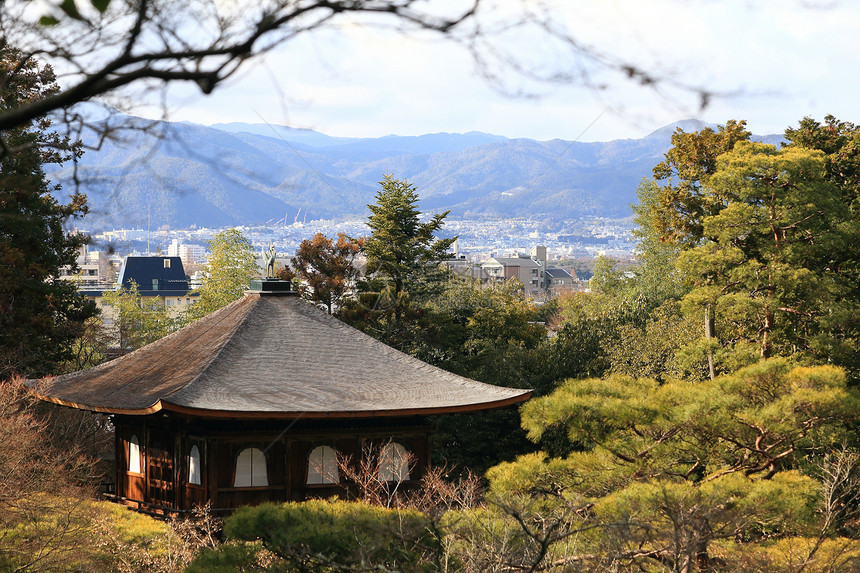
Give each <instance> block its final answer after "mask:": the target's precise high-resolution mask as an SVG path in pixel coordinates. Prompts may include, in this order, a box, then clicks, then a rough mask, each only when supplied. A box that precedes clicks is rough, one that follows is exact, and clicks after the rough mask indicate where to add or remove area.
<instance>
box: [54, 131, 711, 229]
mask: <svg viewBox="0 0 860 573" xmlns="http://www.w3.org/2000/svg"><path fill="white" fill-rule="evenodd" d="M136 121H137V123H138V124H140V123H141V122H142V120H136ZM687 123H689V124H690V126H694V127H695V126H696V125H697V124H696V122H687ZM688 127H689V126H688ZM117 135H118V139H116V140H108V141H105V142H103V143H102V144H101V147H100V148H99V149H97V150H89V151H88V152H87V153H86V154H84V156H83V158H82V159H81V164H80V166H79V170H78V177H79V178H80V179H81V181H82V187H81V191H82V192H84V193H86V195H87V197H88V200H89V205H90V215H89V216H88V217H87V222H86V225H87V226H88V228H91V229H99V228H108V227H118V228H119V227H144V226H147V224H149V225H151V226H152V227H160V226H162V225H169V226H171V227H189V226H191V225H197V226H208V227H219V226H229V225H254V224H264V223H266V222H267V221H273V220H277V219H280V218H283V217H287V218H288V220H292V219H293V218H294V217H295V216H296V214H297V213H298V212H299V210H300V209H301V213H302V215H301V217H302V218H303V219H304V218H308V219H319V218H322V219H331V218H339V217H344V216H364V215H366V212H367V209H366V205H367V204H368V203H370V202H371V201H372V198H373V193H374V189H375V188H376V186H377V184H378V182H379V181H380V180H381V179H382V176H383V175H384V174H385V173H392V174H396V175H397V176H398V177H403V178H405V179H408V180H409V181H410V182H413V183H414V184H415V185H416V186H417V187H418V188H419V189H420V191H421V208H422V209H425V210H436V211H444V210H449V209H450V210H452V214H453V216H455V217H476V218H480V217H483V216H489V217H532V218H542V219H553V220H565V219H572V218H573V219H575V218H579V217H581V216H584V215H597V216H608V217H623V216H627V215H629V214H630V210H629V205H630V203H632V202H634V201H635V194H634V190H635V188H636V185H637V184H638V182H639V181H640V180H641V179H642V178H643V177H646V176H648V175H649V172H650V169H651V167H652V166H653V165H654V164H655V163H656V162H657V161H659V159H660V157H661V156H662V154H663V153H664V152H665V151H666V149H668V147H669V137H670V135H671V129H669V128H664V129H661V130H658V131H657V132H655V133H654V134H652V135H650V136H648V137H644V138H642V139H636V140H619V141H610V142H605V143H581V142H570V141H563V140H552V141H544V142H540V141H534V140H529V139H507V138H504V137H500V136H494V135H488V134H484V133H477V132H472V133H466V134H449V133H439V134H429V135H422V136H419V137H399V136H387V137H380V138H375V139H355V138H335V137H329V136H326V135H323V134H320V133H316V132H313V131H309V130H297V129H290V128H284V127H278V126H273V127H270V126H268V125H247V124H228V125H223V126H220V127H219V126H213V127H206V126H202V125H196V124H190V123H155V124H152V125H150V126H148V129H147V130H145V131H124V132H122V133H119V134H117ZM84 140H85V143H87V144H94V141H93V140H92V136H90V137H85V138H84ZM71 177H72V168H71V167H70V166H69V165H68V164H67V165H66V166H65V167H64V168H63V169H62V170H60V171H57V172H55V173H53V174H52V178H53V179H55V180H57V181H60V182H62V183H64V187H65V188H69V184H70V178H71Z"/></svg>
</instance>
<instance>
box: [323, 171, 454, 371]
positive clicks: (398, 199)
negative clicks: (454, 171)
mask: <svg viewBox="0 0 860 573" xmlns="http://www.w3.org/2000/svg"><path fill="white" fill-rule="evenodd" d="M380 185H381V186H382V188H381V189H380V190H379V191H378V192H377V194H376V203H374V204H372V205H368V206H367V207H368V208H369V209H370V217H369V218H368V222H367V225H368V226H369V227H370V230H371V235H370V236H369V237H366V238H364V245H363V246H362V248H361V252H362V253H363V254H364V255H365V256H366V257H367V270H366V277H365V279H364V280H363V281H361V282H360V283H359V288H358V290H359V293H358V297H357V299H356V300H354V301H350V303H349V304H347V305H345V307H344V309H343V310H342V311H341V313H340V315H341V318H343V319H344V320H345V321H347V322H349V323H350V324H352V325H353V326H356V327H357V328H361V329H363V330H364V331H366V332H368V333H369V334H371V335H372V336H374V337H376V338H378V339H379V340H382V341H383V342H385V343H386V344H390V345H391V346H394V347H396V348H398V349H400V350H402V351H404V352H407V353H409V354H413V355H416V356H419V357H422V356H423V355H424V354H425V353H426V352H427V348H426V347H427V345H428V344H429V345H433V344H435V342H434V341H432V340H431V339H432V338H433V337H434V330H435V329H434V328H433V325H432V324H430V322H429V321H428V320H427V316H426V309H424V308H422V305H423V303H424V302H425V301H426V300H427V297H428V296H429V295H430V294H432V293H438V292H440V291H441V289H442V287H443V279H444V276H445V269H443V268H442V267H441V264H440V263H441V262H442V261H443V260H444V259H445V258H447V251H448V249H449V248H450V246H451V244H452V243H453V242H454V241H455V238H448V239H437V238H436V236H435V235H436V233H437V232H438V231H439V230H440V229H441V228H442V225H443V224H444V220H445V217H446V216H447V215H448V212H447V211H446V212H445V213H439V214H436V215H433V216H432V217H431V219H430V220H429V221H426V222H421V212H420V211H419V210H418V192H417V190H416V189H415V186H414V185H412V184H411V183H409V182H408V181H400V180H398V179H395V178H394V177H393V176H391V175H387V174H386V175H385V176H384V179H383V180H382V181H380Z"/></svg>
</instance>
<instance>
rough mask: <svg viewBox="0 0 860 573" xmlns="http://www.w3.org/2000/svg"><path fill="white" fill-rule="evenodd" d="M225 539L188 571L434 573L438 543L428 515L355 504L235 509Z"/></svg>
mask: <svg viewBox="0 0 860 573" xmlns="http://www.w3.org/2000/svg"><path fill="white" fill-rule="evenodd" d="M224 534H225V536H226V537H227V539H228V540H229V542H228V543H226V544H225V545H222V546H220V547H219V548H218V549H217V550H214V551H205V552H203V553H201V554H200V555H199V556H198V557H197V559H195V561H194V562H193V563H192V564H191V566H189V567H188V569H186V571H187V572H188V573H193V572H196V571H200V572H206V573H209V572H213V571H225V572H226V571H237V570H244V569H245V568H246V567H249V566H251V565H252V564H254V563H258V564H260V565H258V567H255V570H258V571H302V572H306V573H337V572H344V573H346V572H356V573H358V572H364V571H368V572H369V571H402V572H404V573H418V572H424V571H428V572H429V571H438V570H439V568H438V567H436V566H435V565H436V559H437V558H438V556H439V553H440V551H439V550H440V545H439V542H438V539H436V538H435V536H434V535H433V533H432V531H431V529H430V520H429V518H428V517H427V516H425V515H423V514H422V513H420V512H418V511H415V510H408V509H397V510H392V509H386V508H383V507H376V506H371V505H368V504H365V503H360V502H344V501H335V500H331V501H322V500H317V501H307V502H304V503H285V504H281V505H276V504H272V503H267V504H263V505H259V506H256V507H244V508H240V509H239V510H237V511H236V512H235V513H234V514H233V515H232V516H231V517H230V518H228V519H227V521H226V522H225V525H224Z"/></svg>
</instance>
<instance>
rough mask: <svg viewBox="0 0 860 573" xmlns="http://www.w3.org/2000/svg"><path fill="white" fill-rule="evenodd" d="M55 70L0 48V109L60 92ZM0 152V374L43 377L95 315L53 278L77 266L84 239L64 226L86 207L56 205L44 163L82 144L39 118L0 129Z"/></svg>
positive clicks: (76, 202)
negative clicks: (64, 269) (0, 146)
mask: <svg viewBox="0 0 860 573" xmlns="http://www.w3.org/2000/svg"><path fill="white" fill-rule="evenodd" d="M58 89H59V88H58V86H57V83H56V81H55V76H54V72H53V71H52V70H51V68H50V67H49V66H45V67H40V66H39V64H38V63H37V62H36V61H34V60H33V59H30V58H24V57H23V56H22V55H21V53H20V52H19V51H18V50H15V49H13V48H11V47H9V46H5V45H0V110H2V111H6V110H12V109H16V108H18V107H20V106H22V105H26V104H28V103H31V102H33V101H37V100H40V99H44V98H46V97H48V96H50V95H51V94H53V93H56V91H57V90H58ZM0 135H2V137H0V139H2V141H3V142H4V143H5V147H4V149H0V379H3V378H6V377H8V376H10V375H11V374H13V373H18V374H21V375H26V376H43V375H47V374H51V373H53V372H54V371H55V370H56V368H57V367H58V364H60V363H61V362H62V361H63V360H66V359H68V358H70V357H71V353H70V347H71V344H72V342H73V341H74V340H75V338H76V337H77V336H78V335H79V334H80V332H81V331H82V329H83V325H84V322H85V321H86V320H87V319H88V318H90V317H92V316H94V315H95V314H96V312H97V309H96V307H95V305H94V304H93V303H91V302H88V301H86V299H85V298H83V297H82V296H81V295H79V294H78V293H77V290H76V288H75V285H74V284H73V283H72V282H70V281H65V280H62V279H60V278H59V275H60V269H61V268H63V267H66V266H68V267H70V268H71V269H72V270H74V269H75V260H76V258H77V249H78V248H79V247H80V246H81V245H82V244H84V243H85V242H86V238H85V237H84V236H81V235H76V234H72V233H69V232H68V231H67V230H66V228H65V225H66V223H67V222H68V221H69V220H70V219H74V218H78V217H81V216H82V215H84V214H85V213H86V211H87V208H86V197H85V196H84V195H82V194H80V193H78V192H77V191H76V192H75V193H73V194H72V195H71V196H70V200H69V202H67V203H64V204H63V203H60V202H59V201H57V199H56V198H55V197H54V193H56V192H58V191H60V186H59V185H51V184H50V183H49V181H48V179H47V178H46V176H45V172H44V170H43V168H42V166H43V165H45V164H60V163H63V162H64V161H67V160H70V159H74V158H75V157H77V156H78V155H79V154H80V145H79V144H78V143H74V142H71V141H69V139H68V138H67V137H62V136H60V135H59V134H57V133H56V132H54V131H52V130H51V121H50V119H49V118H46V117H43V118H40V119H37V120H34V121H32V122H30V123H27V124H24V125H21V126H19V127H15V128H11V129H7V130H5V131H4V132H3V133H2V134H0Z"/></svg>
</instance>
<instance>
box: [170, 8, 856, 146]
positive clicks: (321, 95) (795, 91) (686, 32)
mask: <svg viewBox="0 0 860 573" xmlns="http://www.w3.org/2000/svg"><path fill="white" fill-rule="evenodd" d="M443 1H444V0H443ZM493 1H494V4H499V5H500V6H499V7H496V8H495V11H494V12H493V16H494V18H495V20H496V21H497V22H498V21H504V19H505V18H509V17H510V14H509V13H508V12H506V10H510V9H512V8H511V7H510V3H511V2H514V0H493ZM546 3H547V4H550V5H551V4H556V5H557V6H561V7H562V8H558V7H557V8H553V9H552V12H551V18H552V22H553V25H554V26H558V27H562V26H564V27H565V28H566V29H567V30H568V31H569V32H570V33H571V34H572V35H573V36H574V37H576V38H577V39H578V40H580V41H581V42H584V43H586V44H588V45H591V46H596V47H597V48H598V49H599V50H601V51H603V52H606V53H609V54H612V55H613V56H616V57H618V58H620V59H623V60H626V61H630V62H633V63H635V64H637V65H639V66H641V67H644V68H646V69H648V70H651V71H653V72H656V73H658V74H659V75H665V76H667V77H670V78H672V79H674V80H676V81H678V82H681V83H683V84H688V85H694V86H703V87H705V88H708V89H710V90H713V91H717V92H725V93H726V94H731V95H726V96H724V97H717V98H715V99H714V100H713V101H712V103H711V104H710V105H709V106H708V107H707V108H706V109H705V110H704V111H700V110H699V109H698V103H699V102H698V99H697V98H696V97H695V96H694V95H693V94H690V93H688V92H684V91H683V90H680V91H679V90H677V89H673V88H672V87H671V86H668V85H667V86H664V88H663V93H661V94H657V93H655V92H654V91H653V90H650V89H645V88H641V87H639V86H637V85H636V84H634V83H633V82H630V81H628V80H626V79H623V78H620V77H619V76H618V75H617V74H613V73H609V72H605V71H604V72H600V71H594V70H590V71H591V73H590V75H589V78H590V81H591V82H592V83H593V84H595V85H601V86H604V87H603V89H596V88H594V87H583V86H582V85H581V83H580V82H576V85H546V84H539V83H537V84H536V83H529V82H527V81H524V80H522V79H521V78H518V77H516V76H514V75H512V74H507V75H505V76H504V78H505V80H506V86H507V87H508V88H510V89H522V90H524V91H526V92H528V93H529V94H530V95H531V96H535V97H514V98H511V97H506V96H503V95H502V94H500V93H499V92H498V90H494V89H493V87H491V86H490V85H488V83H487V82H486V81H485V80H483V79H482V78H481V77H479V74H478V73H477V72H476V67H475V64H474V62H473V60H472V59H471V57H470V55H469V54H468V53H467V52H466V51H465V50H463V49H462V48H460V47H458V46H456V45H454V44H453V43H451V42H446V41H440V40H439V39H438V38H436V37H435V36H431V35H425V34H412V35H408V36H404V35H401V34H398V33H395V32H391V31H385V30H380V29H378V28H376V27H370V26H367V25H361V26H358V25H355V26H353V25H348V26H345V27H343V26H342V27H340V28H339V29H337V30H324V31H318V32H313V33H310V34H308V35H306V36H302V37H300V38H298V39H296V40H293V41H291V42H289V43H286V44H284V45H283V46H281V47H280V48H279V49H277V50H276V51H274V52H273V53H271V54H269V55H268V56H267V57H266V58H265V59H264V60H261V61H257V62H256V63H254V64H251V65H250V66H249V67H248V68H247V69H246V70H245V71H244V72H243V73H242V74H240V76H238V77H237V78H236V79H235V80H234V81H232V82H231V84H230V85H228V86H225V87H223V88H222V89H221V90H220V91H216V92H215V93H214V94H213V95H211V96H208V97H204V96H200V95H198V94H197V93H196V92H195V91H194V90H193V89H191V88H186V87H183V88H176V89H173V90H172V92H171V98H170V102H171V106H172V111H171V115H170V118H171V119H174V120H188V121H194V122H199V123H205V124H211V123H216V122H231V121H241V122H249V123H262V121H263V119H264V120H265V121H268V122H270V123H277V124H286V125H291V126H294V127H305V128H311V129H315V130H318V131H321V132H323V133H327V134H329V135H335V136H356V137H373V136H382V135H388V134H397V135H420V134H423V133H434V132H441V131H447V132H467V131H472V130H477V131H484V132H489V133H494V134H498V135H504V136H507V137H529V138H533V139H539V140H548V139H554V138H561V139H566V140H573V139H576V138H577V137H579V136H580V134H582V135H581V137H580V139H581V140H584V141H595V140H609V139H617V138H628V137H641V136H643V135H645V134H647V133H649V132H650V131H652V130H654V129H657V128H659V127H661V126H663V125H665V124H667V123H671V122H672V121H675V120H679V119H685V118H690V117H697V118H699V119H702V120H705V121H709V122H714V123H724V122H725V120H727V119H747V120H748V122H749V127H750V129H751V130H752V131H754V132H755V133H778V132H781V131H783V130H784V129H785V127H786V126H788V125H795V124H796V123H797V121H798V120H799V119H801V118H802V117H803V116H805V115H811V116H813V117H815V118H817V119H822V118H823V117H824V115H825V114H827V113H832V114H834V115H836V116H837V117H838V118H840V119H843V120H846V121H853V122H855V123H860V104H858V102H860V95H858V94H860V73H859V72H860V39H858V38H860V2H854V1H853V0H842V1H839V0H832V1H829V0H760V1H754V0H686V1H684V0H584V1H574V0H548V1H547V2H546ZM453 4H454V5H456V2H454V3H453ZM534 4H536V3H534ZM491 19H492V18H491ZM497 45H499V46H502V47H503V48H504V49H508V50H509V51H510V52H511V53H513V54H515V55H516V56H517V57H519V58H522V59H524V60H525V61H527V62H528V63H529V65H530V66H532V67H534V66H539V67H540V68H541V69H545V70H547V71H558V70H562V71H570V70H571V69H576V66H584V67H586V68H588V64H587V63H586V62H582V61H581V60H580V61H576V60H572V59H571V58H569V57H568V55H567V54H565V53H563V52H562V51H561V50H559V48H558V46H556V45H552V44H546V43H545V42H543V40H542V38H540V37H536V36H535V35H534V34H528V33H525V34H522V35H518V36H513V35H509V36H508V37H506V38H504V40H503V41H502V40H500V41H499V42H498V44H497ZM495 69H496V70H497V69H499V68H495ZM261 118H262V119H261ZM583 132H584V133H583Z"/></svg>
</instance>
